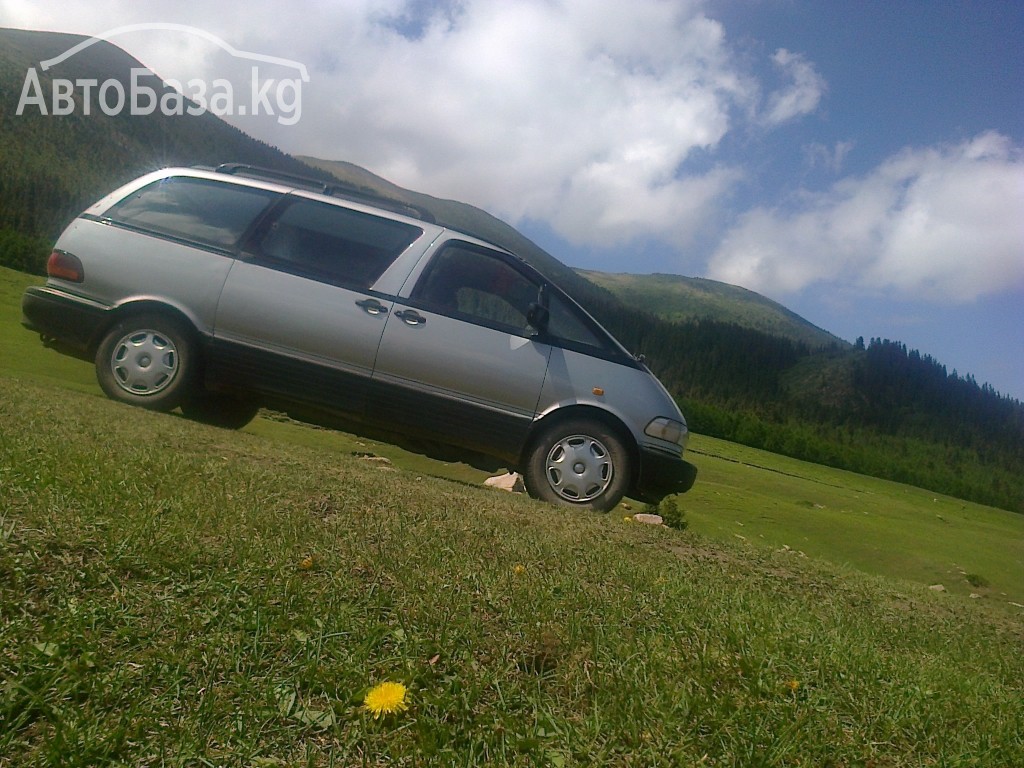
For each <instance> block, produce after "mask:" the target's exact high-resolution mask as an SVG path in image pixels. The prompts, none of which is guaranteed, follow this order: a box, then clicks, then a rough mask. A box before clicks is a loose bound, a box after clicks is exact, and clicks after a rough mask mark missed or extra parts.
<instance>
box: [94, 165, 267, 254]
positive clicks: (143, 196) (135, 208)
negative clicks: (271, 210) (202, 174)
mask: <svg viewBox="0 0 1024 768" xmlns="http://www.w3.org/2000/svg"><path fill="white" fill-rule="evenodd" d="M279 197H280V195H278V194H276V193H274V192H268V191H266V190H262V189H252V188H250V187H240V186H238V185H235V184H225V183H223V182H218V181H208V180H206V179H192V178H184V177H179V176H172V177H170V178H167V179H161V180H160V181H157V182H155V183H153V184H150V185H149V186H147V187H144V188H142V189H140V190H139V191H138V192H135V193H133V194H132V195H129V196H128V197H126V198H125V199H124V200H122V201H121V202H119V203H118V204H117V205H115V206H114V207H113V208H112V209H111V210H110V211H109V212H108V214H107V216H108V217H109V218H110V219H112V220H113V221H116V222H119V223H122V224H127V225H129V226H132V227H139V228H140V229H146V230H150V231H153V232H158V233H160V234H164V235H171V236H172V237H181V238H184V239H186V240H191V241H194V242H197V243H203V244H206V245H213V246H217V247H220V248H230V247H232V246H234V245H235V243H237V242H238V239H239V238H240V237H241V236H242V234H243V233H244V232H245V230H246V229H248V227H249V225H250V224H252V222H253V220H255V218H256V217H257V216H258V215H259V214H260V212H261V211H262V210H263V209H264V208H266V207H267V205H268V204H269V203H270V202H271V201H272V200H274V199H276V198H279Z"/></svg>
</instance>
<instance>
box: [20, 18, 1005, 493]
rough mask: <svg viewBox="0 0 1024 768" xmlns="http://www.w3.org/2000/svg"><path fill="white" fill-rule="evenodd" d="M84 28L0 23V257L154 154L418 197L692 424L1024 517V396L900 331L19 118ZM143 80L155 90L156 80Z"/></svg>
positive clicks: (235, 144)
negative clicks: (595, 269)
mask: <svg viewBox="0 0 1024 768" xmlns="http://www.w3.org/2000/svg"><path fill="white" fill-rule="evenodd" d="M85 39H86V38H84V37H81V36H75V35H64V34H56V33H48V32H29V31H22V30H0V136H2V139H3V141H2V142H0V264H3V265H5V266H8V267H14V268H16V269H21V270H23V271H28V272H36V273H39V272H40V271H41V270H42V269H43V265H44V262H45V258H46V255H47V254H48V252H49V247H50V244H51V243H52V242H53V240H54V238H55V237H56V236H57V234H58V233H59V232H60V230H61V229H62V228H63V227H64V226H65V225H66V224H67V222H68V221H70V220H71V219H72V218H73V217H74V216H75V215H76V214H77V213H78V212H79V211H81V210H82V209H83V208H85V207H86V206H87V205H89V204H90V203H92V202H94V201H95V200H96V199H97V198H98V197H99V195H100V194H102V193H104V192H107V191H109V190H112V189H114V188H115V187H117V186H118V185H120V184H122V183H124V182H125V181H127V180H129V179H131V178H134V177H136V176H138V175H139V174H141V173H143V172H146V171H149V170H152V169H155V168H159V167H162V166H166V165H216V164H219V163H221V162H241V163H248V164H252V165H261V166H266V167H269V168H273V169H276V170H280V171H286V172H289V173H297V174H301V175H306V176H314V177H316V178H319V179H324V180H334V179H337V180H340V181H342V182H344V183H346V184H348V185H350V186H353V187H356V188H363V189H369V190H372V191H375V192H377V193H380V194H383V195H385V196H389V197H392V198H394V199H396V200H400V201H402V202H406V203H411V204H414V205H418V206H420V207H422V208H424V209H426V210H427V211H429V212H430V213H431V215H433V217H434V218H435V219H436V220H437V221H438V222H440V223H442V224H445V225H449V226H452V227H456V228H459V229H461V230H464V231H467V232H470V233H472V234H476V235H479V236H481V237H483V238H485V239H488V240H492V241H494V242H496V243H498V244H500V245H502V246H504V247H506V248H508V249H509V250H511V251H513V252H515V253H518V254H519V255H520V256H522V257H523V258H525V259H526V260H527V261H529V262H531V263H532V264H533V265H534V266H536V267H537V268H538V269H539V270H540V271H541V272H543V273H545V274H547V275H549V276H551V277H552V278H553V279H555V280H556V281H557V282H558V283H559V284H560V285H562V286H563V287H564V288H565V289H566V290H567V291H568V292H569V293H570V294H572V295H573V297H574V298H576V299H577V300H578V301H579V302H580V303H581V304H583V305H584V306H585V307H586V308H587V309H588V310H590V311H591V313H592V314H594V315H595V316H596V317H597V318H598V319H599V320H600V321H601V322H602V324H604V325H605V326H606V327H607V328H608V329H609V330H610V331H611V332H612V333H614V334H615V335H616V336H617V337H618V338H619V339H620V341H622V342H623V344H625V345H626V347H627V348H629V349H631V350H633V351H634V352H636V353H638V354H642V355H644V356H645V358H646V360H647V362H648V365H649V366H650V367H651V369H652V370H653V371H654V372H655V373H656V374H657V375H658V376H659V378H661V380H662V381H663V382H664V383H665V385H666V387H668V389H669V390H670V391H671V392H672V393H673V394H674V396H675V397H676V398H677V399H678V400H679V402H680V404H681V406H682V409H683V412H684V413H685V414H686V415H687V418H688V420H689V423H690V426H691V428H692V429H693V430H694V431H696V432H701V433H705V434H708V435H712V436H715V437H722V438H725V439H728V440H733V441H735V442H740V443H744V444H747V445H751V446H755V447H759V448H767V449H769V450H772V451H775V452H778V453H785V454H787V455H791V456H795V457H797V458H802V459H808V460H811V461H817V462H820V463H823V464H829V465H832V466H836V467H841V468H844V469H850V470H853V471H857V472H863V473H866V474H874V475H877V476H880V477H887V478H891V479H896V480H900V481H903V482H908V483H912V484H915V485H920V486H922V487H926V488H930V489H932V490H935V491H939V492H945V493H949V494H951V495H954V496H959V497H961V498H970V499H973V500H977V501H981V502H984V503H989V504H994V505H998V506H1003V507H1005V508H1007V509H1013V510H1016V511H1021V512H1024V406H1022V405H1021V403H1019V402H1017V401H1016V400H1011V399H1010V398H1006V397H1003V396H1001V395H999V394H998V393H997V392H995V391H994V390H992V389H991V387H988V386H987V385H986V386H979V385H978V384H977V382H975V381H974V379H973V378H972V377H970V376H969V375H968V376H960V375H958V374H956V373H955V372H954V373H949V372H947V371H946V369H945V367H944V366H942V365H941V364H940V363H939V362H938V361H936V360H934V359H932V358H931V357H930V356H928V355H927V354H921V353H919V352H918V351H917V350H908V349H907V348H906V347H905V346H904V345H902V344H900V343H899V342H896V341H890V340H887V339H872V340H871V341H870V343H868V344H867V345H865V344H863V342H860V341H859V343H858V344H857V345H855V346H851V345H849V344H847V343H845V342H843V341H841V340H839V339H836V338H835V337H833V336H831V334H828V333H827V332H825V331H823V330H821V329H817V328H814V327H813V326H811V325H810V324H809V323H807V322H806V321H804V320H802V319H801V318H799V317H798V316H796V315H794V314H793V313H791V312H789V311H788V310H786V309H785V308H784V307H782V306H780V305H778V304H775V303H773V302H770V301H768V300H767V299H765V298H764V297H761V296H758V295H757V294H754V293H751V292H749V291H744V290H743V289H740V288H736V287H735V286H728V285H725V284H722V283H715V282H713V281H709V280H700V279H695V278H683V277H678V276H671V275H657V276H643V277H640V276H629V277H627V276H620V275H601V274H598V273H587V272H580V273H577V272H576V271H573V270H572V269H570V268H569V267H568V266H566V265H565V264H563V263H561V262H560V261H558V260H557V259H556V258H555V257H554V256H552V255H551V254H548V253H546V252H545V251H544V250H543V249H541V248H539V247H538V246H537V245H536V244H535V243H532V242H531V241H530V240H529V239H527V238H525V237H524V236H523V235H522V234H521V233H519V232H517V231H516V230H515V229H514V228H513V227H511V226H509V225H508V224H506V223H505V222H502V221H500V220H499V219H497V218H495V217H494V216H491V215H489V214H487V213H485V212H484V211H481V210H479V209H477V208H474V207H472V206H470V205H466V204H464V203H460V202H457V201H453V200H442V199H438V198H434V197H430V196H428V195H423V194H421V193H417V192H413V191H410V190H404V189H401V188H400V187H398V186H396V185H394V184H392V183H390V182H388V181H386V180H384V179H381V178H380V177H378V176H375V175H374V174H372V173H370V172H369V171H367V170H365V169H363V168H360V167H358V166H355V165H353V164H351V163H347V162H343V161H326V160H318V159H314V158H296V157H291V156H289V155H287V154H285V153H283V152H281V151H280V150H278V149H277V148H276V147H272V146H270V145H268V144H266V143H264V142H261V141H257V140H255V139H253V138H251V137H249V136H247V135H246V134H244V133H242V132H241V131H239V130H238V129H236V128H233V127H231V126H229V125H228V124H226V123H225V122H223V121H222V120H220V119H219V118H217V117H216V116H215V115H213V114H211V113H209V112H206V113H203V114H200V115H188V114H181V115H166V114H163V113H162V111H155V112H153V113H152V114H149V115H137V116H131V115H129V114H127V112H126V113H124V114H118V115H107V114H104V113H103V112H102V111H100V110H99V109H96V108H95V106H94V109H93V110H92V112H91V114H88V115H87V114H85V113H84V110H83V109H81V108H80V106H81V105H79V104H77V102H76V106H78V107H79V108H77V109H74V110H71V114H66V115H52V114H49V115H42V114H40V113H39V111H38V110H33V109H28V110H26V111H25V114H23V115H17V114H16V106H17V105H18V102H19V97H20V95H21V93H22V89H23V84H24V82H25V78H26V72H27V70H28V69H29V67H38V65H39V62H41V61H42V60H45V59H48V58H52V57H54V56H58V55H60V54H61V53H63V52H65V51H67V50H68V49H69V48H71V47H72V46H74V45H75V44H76V43H78V42H81V41H82V40H85ZM141 66H142V65H141V64H140V63H139V62H138V61H137V60H135V59H134V58H132V57H131V56H129V55H128V54H126V53H125V52H124V51H122V50H121V49H119V48H117V47H116V46H114V45H111V44H109V43H98V44H95V45H92V46H91V47H89V48H87V49H85V50H82V51H80V52H79V53H77V54H75V55H74V56H73V57H70V58H69V59H66V60H65V61H64V62H62V63H60V64H59V65H58V66H56V67H55V68H54V69H53V70H51V71H48V72H42V71H40V72H38V77H39V81H40V89H41V91H42V92H43V93H49V92H50V88H51V85H52V79H53V78H54V77H60V78H66V79H69V80H77V79H94V80H96V81H98V82H104V81H106V80H109V79H116V80H117V81H118V82H121V83H122V84H124V83H128V82H129V78H130V74H129V73H130V70H131V69H132V68H137V67H141ZM145 83H146V84H147V85H148V86H149V87H152V88H153V89H154V90H160V89H162V88H163V85H162V81H160V80H159V78H158V77H156V76H155V75H153V76H152V77H151V79H146V80H145ZM160 92H161V93H169V92H167V91H162V90H160ZM344 152H345V148H344V146H339V147H338V154H339V155H344Z"/></svg>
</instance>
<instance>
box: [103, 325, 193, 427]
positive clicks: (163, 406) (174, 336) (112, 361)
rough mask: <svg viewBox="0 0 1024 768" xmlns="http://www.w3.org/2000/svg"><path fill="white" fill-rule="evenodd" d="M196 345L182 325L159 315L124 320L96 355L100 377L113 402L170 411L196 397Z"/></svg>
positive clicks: (109, 333) (110, 333)
mask: <svg viewBox="0 0 1024 768" xmlns="http://www.w3.org/2000/svg"><path fill="white" fill-rule="evenodd" d="M196 354H197V353H196V345H195V344H194V343H193V341H192V335H191V333H189V331H188V329H187V327H186V326H185V325H184V324H183V323H181V322H180V321H178V320H176V319H174V318H172V317H168V316H166V315H159V314H145V315H134V316H132V317H128V318H126V319H124V320H121V321H119V322H118V323H117V324H116V325H114V327H113V328H111V329H110V331H108V332H107V334H106V336H104V337H103V341H102V342H101V343H100V345H99V348H98V349H97V350H96V378H97V380H98V381H99V385H100V388H101V389H102V390H103V392H104V393H105V394H106V395H107V397H109V398H111V399H112V400H119V401H121V402H123V403H129V404H130V405H138V406H141V407H143V408H148V409H150V410H153V411H170V410H173V409H174V408H175V407H176V406H177V405H179V404H180V403H181V402H182V401H183V400H184V399H185V398H186V397H187V396H188V395H189V393H190V392H191V390H192V387H193V379H194V378H195V377H194V374H193V372H194V371H195V369H196V367H197V363H198V361H197V360H196Z"/></svg>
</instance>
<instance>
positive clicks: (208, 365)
mask: <svg viewBox="0 0 1024 768" xmlns="http://www.w3.org/2000/svg"><path fill="white" fill-rule="evenodd" d="M417 213H418V212H417V211H415V210H413V209H411V208H408V207H407V206H404V205H402V204H396V203H394V201H388V200H385V199H362V198H360V196H358V195H356V196H353V195H352V194H351V191H349V190H345V189H340V188H337V187H332V186H330V185H327V184H323V183H322V182H317V181H312V180H308V179H304V178H300V177H292V176H289V175H287V174H279V173H276V172H271V171H265V170H262V169H254V168H252V167H250V166H241V165H237V164H229V165H224V166H220V167H218V168H216V169H209V170H204V169H193V168H168V169H164V170H161V171H157V172H154V173H150V174H147V175H145V176H143V177H141V178H139V179H137V180H135V181H133V182H131V183H129V184H127V185H125V186H124V187H122V188H120V189H118V190H116V191H115V192H113V193H111V194H109V195H107V196H106V197H104V198H103V199H102V200H100V201H99V202H97V203H96V204H95V205H93V206H91V207H90V208H88V209H87V210H86V211H85V212H84V213H82V214H81V215H80V216H79V217H78V218H77V219H75V221H74V222H72V223H71V225H70V226H68V228H67V229H66V230H65V231H64V233H63V234H62V235H61V237H60V239H59V240H58V241H57V243H56V246H55V248H54V250H53V253H52V254H51V256H50V258H49V261H48V263H47V274H48V279H47V282H46V285H45V286H39V287H31V288H29V289H28V290H27V291H26V292H25V295H24V297H23V302H22V308H23V312H24V325H25V326H26V327H28V328H30V329H32V330H35V331H37V332H39V333H40V334H41V335H42V337H43V339H44V341H46V342H47V343H50V344H52V345H54V346H56V347H58V348H60V349H62V350H64V351H69V352H72V353H76V354H81V355H84V356H87V357H88V358H90V359H92V360H94V361H95V365H96V372H97V378H98V380H99V383H100V386H101V387H102V388H103V391H104V392H105V393H106V394H107V395H108V396H110V397H111V398H113V399H115V400H120V401H122V402H126V403H131V404H134V405H140V406H143V407H146V408H150V409H153V410H159V411H170V410H172V409H174V408H177V407H180V408H181V410H182V411H183V412H184V413H185V415H186V416H190V417H193V418H198V419H201V420H204V421H208V422H212V423H216V424H219V425H221V426H227V427H240V426H242V425H244V424H245V423H247V422H248V421H249V420H250V419H251V418H252V417H253V416H254V415H255V413H256V410H257V409H258V408H259V407H260V406H261V405H267V404H270V405H274V406H275V407H277V406H279V405H280V406H281V407H284V408H285V409H287V410H288V411H289V412H293V411H294V412H301V413H308V414H315V413H324V414H330V415H332V416H333V417H337V418H340V419H342V420H343V423H345V424H355V425H357V428H358V425H362V426H364V427H366V428H369V429H378V430H386V431H387V432H388V433H394V434H398V435H403V436H408V437H413V438H417V439H426V440H430V441H437V442H441V443H444V444H448V445H452V446H456V447H458V448H460V449H463V450H468V451H473V452H476V453H482V454H485V455H487V456H491V457H494V458H496V459H498V460H500V461H501V462H503V463H504V464H505V465H506V466H508V467H509V468H510V469H513V470H516V471H519V472H521V473H522V474H523V478H524V481H525V485H526V488H527V491H528V492H529V493H530V494H531V495H532V496H534V497H535V498H539V499H544V500H547V501H550V502H555V503H560V504H567V505H570V506H575V507H583V508H589V509H596V510H608V509H611V508H612V507H613V506H615V505H616V504H617V503H618V502H619V500H620V499H621V498H622V497H623V495H626V494H628V495H630V496H631V497H633V498H637V499H640V500H642V501H651V502H656V501H658V500H660V499H661V498H663V497H664V496H665V495H667V494H671V493H681V492H684V491H686V490H688V489H689V488H690V487H691V486H692V484H693V481H694V477H695V474H696V471H695V469H694V468H693V466H692V465H691V464H689V463H688V462H685V461H684V460H683V458H682V452H683V448H684V446H685V444H686V439H687V436H688V432H687V427H686V422H685V420H684V419H683V416H682V414H681V413H680V412H679V408H678V407H677V405H676V404H675V402H674V401H673V399H672V398H671V396H669V394H668V392H667V391H666V390H665V388H664V387H663V386H662V385H661V383H660V382H659V381H658V380H657V378H655V376H654V375H653V374H652V373H651V372H650V371H649V370H648V369H647V367H646V366H645V365H644V364H643V362H642V361H641V360H638V359H637V358H636V357H634V356H633V355H631V354H630V353H629V352H627V351H626V350H625V349H624V348H623V347H622V346H621V345H620V344H619V343H618V342H617V341H616V340H615V339H614V338H613V337H612V336H611V335H610V334H609V333H608V332H607V331H605V330H604V329H603V328H602V327H601V326H600V325H599V324H598V323H597V322H596V321H595V320H594V319H593V318H592V317H591V316H590V315H588V314H587V313H586V312H585V311H584V310H583V309H581V308H580V307H579V306H578V305H577V304H576V303H575V302H574V301H573V300H572V299H570V298H569V297H568V296H567V295H566V294H565V293H564V292H563V291H562V290H561V289H559V288H558V287H557V286H556V285H554V284H553V283H552V282H551V281H550V280H548V279H547V278H545V277H544V276H543V275H542V274H540V273H539V272H538V271H537V270H535V269H534V268H532V267H531V266H530V265H529V264H527V263H526V262H524V261H523V260H521V259H520V258H518V257H516V256H515V255H513V254H512V253H509V252H508V251H506V250H504V249H502V248H500V247H498V246H495V245H493V244H491V243H487V242H484V241H482V240H480V239H478V238H475V237H471V236H469V235H466V234H463V233H461V232H457V231H454V230H451V229H448V228H445V227H442V226H439V225H437V224H435V223H433V221H432V220H431V219H430V217H429V214H426V215H422V216H419V217H417Z"/></svg>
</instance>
